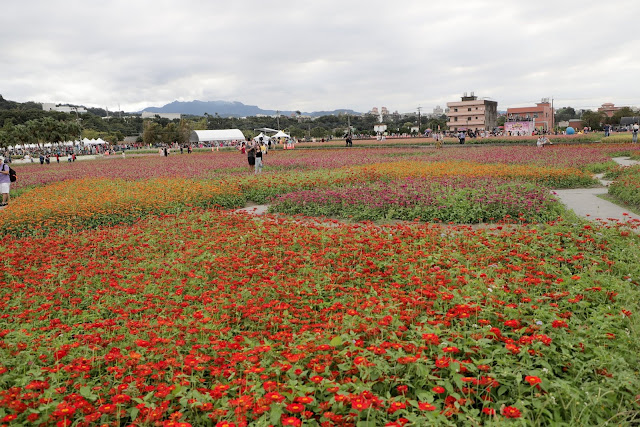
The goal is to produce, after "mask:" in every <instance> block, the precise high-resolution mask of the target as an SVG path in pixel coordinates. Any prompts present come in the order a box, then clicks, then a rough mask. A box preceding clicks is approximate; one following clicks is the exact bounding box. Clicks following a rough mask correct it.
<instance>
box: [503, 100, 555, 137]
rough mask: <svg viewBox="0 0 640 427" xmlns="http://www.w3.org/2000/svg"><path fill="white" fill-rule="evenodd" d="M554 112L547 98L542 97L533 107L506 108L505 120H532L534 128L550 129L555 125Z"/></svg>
mask: <svg viewBox="0 0 640 427" xmlns="http://www.w3.org/2000/svg"><path fill="white" fill-rule="evenodd" d="M554 113H555V111H554V109H553V108H552V107H551V103H549V100H548V99H543V100H542V102H538V103H537V104H536V106H535V107H520V108H507V114H506V121H508V122H524V121H533V122H534V123H535V127H536V128H538V129H540V130H546V131H551V130H553V128H554V126H555V121H554Z"/></svg>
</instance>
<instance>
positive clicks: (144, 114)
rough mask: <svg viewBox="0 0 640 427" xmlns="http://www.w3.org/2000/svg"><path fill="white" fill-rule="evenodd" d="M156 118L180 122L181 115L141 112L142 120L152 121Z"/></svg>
mask: <svg viewBox="0 0 640 427" xmlns="http://www.w3.org/2000/svg"><path fill="white" fill-rule="evenodd" d="M156 116H158V117H160V118H161V119H169V120H176V119H177V120H180V119H181V118H182V115H181V114H180V113H152V112H150V111H143V112H142V118H143V119H153V118H155V117H156Z"/></svg>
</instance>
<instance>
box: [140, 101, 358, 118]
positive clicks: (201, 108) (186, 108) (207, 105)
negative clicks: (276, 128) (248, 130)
mask: <svg viewBox="0 0 640 427" xmlns="http://www.w3.org/2000/svg"><path fill="white" fill-rule="evenodd" d="M142 111H147V112H149V113H180V114H187V115H193V116H204V113H207V114H210V115H212V116H214V115H215V114H216V113H218V115H219V116H220V117H249V116H256V115H258V114H263V115H265V116H273V115H275V114H278V111H276V110H263V109H262V108H260V107H258V106H256V105H245V104H243V103H242V102H238V101H233V102H230V101H198V100H195V101H188V102H181V101H173V102H171V103H169V104H166V105H164V106H162V107H147V108H145V109H144V110H142ZM142 111H141V112H142ZM295 113H296V112H295V111H285V110H282V111H280V112H279V114H281V115H283V116H290V115H291V114H295ZM340 113H349V114H360V113H358V112H356V111H353V110H347V109H340V110H333V111H314V112H311V113H307V112H301V114H302V115H303V116H311V117H319V116H327V115H331V114H340Z"/></svg>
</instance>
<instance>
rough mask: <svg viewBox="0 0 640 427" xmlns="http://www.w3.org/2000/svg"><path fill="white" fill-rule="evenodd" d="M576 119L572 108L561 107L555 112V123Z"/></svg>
mask: <svg viewBox="0 0 640 427" xmlns="http://www.w3.org/2000/svg"><path fill="white" fill-rule="evenodd" d="M576 117H578V115H577V113H576V110H575V109H574V108H573V107H562V108H558V109H557V110H556V123H557V122H564V121H567V120H569V119H575V118H576Z"/></svg>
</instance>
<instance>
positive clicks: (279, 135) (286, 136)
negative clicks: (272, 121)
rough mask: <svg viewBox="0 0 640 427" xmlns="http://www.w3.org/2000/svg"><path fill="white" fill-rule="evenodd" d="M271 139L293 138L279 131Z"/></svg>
mask: <svg viewBox="0 0 640 427" xmlns="http://www.w3.org/2000/svg"><path fill="white" fill-rule="evenodd" d="M271 138H291V137H290V136H289V135H287V134H286V133H284V132H282V131H281V130H279V131H278V133H276V134H275V135H272V136H271Z"/></svg>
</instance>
